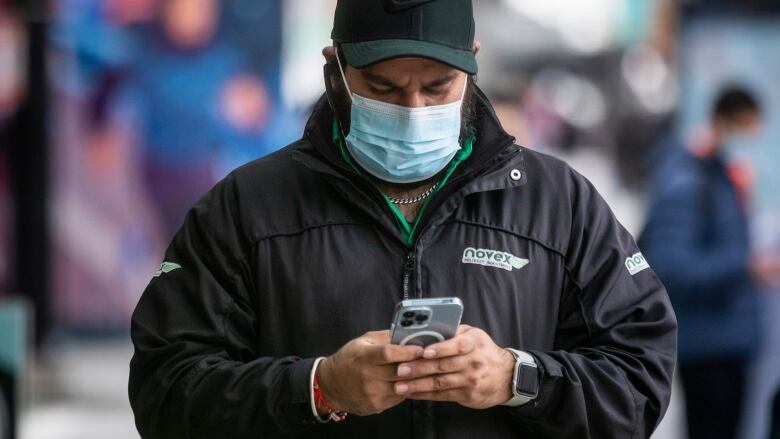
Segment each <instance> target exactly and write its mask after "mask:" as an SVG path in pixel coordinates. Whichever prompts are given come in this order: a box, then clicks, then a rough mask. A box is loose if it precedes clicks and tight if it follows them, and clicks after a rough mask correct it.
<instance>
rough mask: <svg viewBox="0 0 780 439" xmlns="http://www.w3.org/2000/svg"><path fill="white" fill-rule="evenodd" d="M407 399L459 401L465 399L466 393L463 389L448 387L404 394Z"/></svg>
mask: <svg viewBox="0 0 780 439" xmlns="http://www.w3.org/2000/svg"><path fill="white" fill-rule="evenodd" d="M406 398H407V399H414V400H417V401H453V402H460V401H465V400H466V393H465V392H464V390H463V389H449V390H443V391H441V392H422V393H412V394H411V395H407V396H406Z"/></svg>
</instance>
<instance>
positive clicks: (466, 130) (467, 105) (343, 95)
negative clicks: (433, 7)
mask: <svg viewBox="0 0 780 439" xmlns="http://www.w3.org/2000/svg"><path fill="white" fill-rule="evenodd" d="M333 64H336V62H335V61H333ZM331 71H333V70H332V69H331ZM466 80H467V81H468V85H467V86H466V93H465V94H464V95H463V104H462V106H461V110H460V111H461V126H460V142H461V143H463V142H464V141H465V139H466V138H467V137H468V136H469V135H476V131H475V130H474V124H475V122H476V120H477V113H478V101H477V95H476V88H477V84H476V82H477V79H476V76H473V75H470V76H468V78H467V79H466ZM325 82H326V85H327V84H330V87H327V88H328V90H327V93H328V99H329V100H330V102H331V107H332V109H333V111H334V113H335V115H336V118H338V120H339V123H340V124H341V129H342V131H343V135H344V136H345V137H346V136H347V135H348V134H349V129H350V114H351V108H352V104H351V100H350V98H349V96H348V94H347V91H346V88H345V87H344V83H343V82H342V79H341V75H340V74H339V73H338V67H336V68H335V73H332V74H330V75H329V76H328V77H326V78H325Z"/></svg>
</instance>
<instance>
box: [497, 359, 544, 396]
mask: <svg viewBox="0 0 780 439" xmlns="http://www.w3.org/2000/svg"><path fill="white" fill-rule="evenodd" d="M507 351H509V352H510V353H511V354H512V356H514V357H515V371H514V374H513V375H512V395H514V396H513V397H512V399H510V400H509V401H507V402H505V403H504V404H503V405H505V406H507V407H520V406H521V405H524V404H527V403H528V402H530V401H533V400H534V399H536V397H537V395H538V394H539V368H538V367H537V366H536V359H535V358H534V357H533V356H532V355H531V354H529V353H528V352H523V351H518V350H517V349H509V348H507Z"/></svg>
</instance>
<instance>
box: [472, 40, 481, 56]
mask: <svg viewBox="0 0 780 439" xmlns="http://www.w3.org/2000/svg"><path fill="white" fill-rule="evenodd" d="M481 48H482V42H480V41H474V46H473V47H472V48H471V50H473V51H474V55H476V54H477V53H479V49H481Z"/></svg>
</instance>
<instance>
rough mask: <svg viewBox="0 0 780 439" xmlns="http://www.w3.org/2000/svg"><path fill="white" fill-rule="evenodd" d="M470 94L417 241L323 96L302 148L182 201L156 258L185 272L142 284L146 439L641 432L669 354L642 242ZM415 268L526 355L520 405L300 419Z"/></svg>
mask: <svg viewBox="0 0 780 439" xmlns="http://www.w3.org/2000/svg"><path fill="white" fill-rule="evenodd" d="M478 99H479V102H480V109H479V114H480V117H479V119H478V121H477V122H476V124H475V127H474V128H475V133H476V142H475V144H474V149H473V153H472V154H471V155H470V156H469V158H468V159H467V160H466V161H465V162H463V163H462V165H461V166H460V167H459V168H458V169H457V170H456V171H455V173H454V174H453V175H452V178H451V179H450V180H449V181H448V182H447V184H446V185H445V186H444V187H443V188H442V189H441V190H440V191H439V192H438V193H437V194H436V196H435V198H434V199H433V200H432V201H431V203H430V205H429V206H428V207H427V209H426V210H425V212H424V213H423V217H422V220H421V223H420V227H419V233H418V234H417V236H416V239H415V240H414V243H413V244H412V245H408V244H407V242H406V240H405V239H404V238H403V236H402V234H401V232H400V228H399V226H398V223H397V219H396V217H395V216H394V215H393V213H392V212H391V210H390V209H389V207H388V206H387V203H386V202H385V200H384V199H383V198H382V196H381V195H380V194H379V193H378V192H377V191H376V189H375V188H374V187H373V186H371V185H370V184H368V182H367V181H366V180H365V179H363V178H362V177H361V176H360V175H358V174H356V173H355V171H354V170H353V169H351V168H350V167H349V166H348V165H347V164H346V163H345V162H344V160H343V158H342V157H341V156H340V154H339V151H338V149H337V148H336V146H334V144H333V141H332V137H331V126H332V120H333V115H332V112H331V111H330V109H329V107H328V105H327V103H326V102H325V100H324V99H323V100H321V101H320V103H319V104H318V106H317V108H316V110H315V111H314V113H313V115H312V117H311V120H310V121H309V123H308V125H307V128H306V131H305V134H304V136H303V138H302V140H300V141H299V142H297V143H295V144H293V145H290V146H288V147H286V148H284V149H282V150H280V151H278V152H276V153H274V154H272V155H270V156H267V157H265V158H262V159H260V160H257V161H255V162H253V163H250V164H248V165H246V166H243V167H241V168H239V169H237V170H236V171H234V172H233V173H232V174H231V175H229V176H228V177H227V178H226V179H225V180H224V181H222V182H220V183H219V184H218V185H217V186H216V187H215V188H214V189H213V190H211V191H210V192H209V193H208V194H207V195H206V196H205V197H204V198H203V199H202V200H201V201H200V202H198V203H197V204H196V205H195V207H194V208H193V209H192V210H191V212H189V214H188V215H187V218H186V220H185V223H184V225H183V227H182V228H181V230H180V231H179V232H178V234H177V235H176V237H175V238H174V240H173V243H172V244H171V246H170V248H169V249H168V251H167V253H166V256H165V260H166V261H169V262H173V263H176V264H178V265H180V266H181V268H178V269H173V270H170V271H169V272H168V273H161V274H160V275H159V276H158V277H155V278H153V279H152V281H151V282H150V284H149V286H148V288H147V289H146V291H145V292H144V294H143V296H142V298H141V300H140V302H139V304H138V306H137V308H136V310H135V313H134V315H133V319H132V339H133V343H134V345H135V354H134V356H133V359H132V362H131V367H130V384H129V391H130V401H131V404H132V407H133V410H134V413H135V419H136V424H137V427H138V430H139V431H140V433H141V435H142V437H143V438H146V439H161V438H178V439H183V438H188V439H190V438H231V439H240V438H258V437H262V438H266V437H267V438H277V437H278V438H351V437H354V438H365V437H371V438H373V439H380V438H392V439H399V438H455V439H457V438H495V439H499V438H516V437H526V438H599V439H604V438H646V437H649V435H650V434H651V432H652V430H653V429H654V427H655V426H656V424H657V423H658V421H659V419H660V417H661V416H662V414H663V413H664V411H665V409H666V407H667V404H668V400H669V396H670V386H671V380H672V370H673V368H674V363H675V349H676V322H675V317H674V315H673V312H672V309H671V306H670V304H669V301H668V298H667V295H666V291H665V290H664V287H663V286H662V284H661V283H660V282H659V280H658V278H657V277H656V275H655V274H654V272H653V271H652V269H650V268H647V269H644V270H642V271H640V272H638V273H635V274H634V275H632V274H631V273H630V272H629V270H628V269H627V266H626V262H627V260H628V259H629V258H632V257H634V256H635V255H636V253H638V252H639V250H638V248H637V246H636V244H635V242H634V240H633V238H632V237H631V236H630V235H629V233H628V232H626V230H624V228H623V227H622V226H621V225H620V224H619V223H618V222H617V221H616V220H615V218H614V216H613V215H612V213H611V211H610V209H609V208H608V206H607V205H606V203H605V202H604V201H603V200H602V198H601V197H600V196H599V194H598V193H597V192H596V190H595V189H594V188H593V187H592V186H591V185H590V183H589V182H588V181H587V180H586V179H585V178H583V177H582V176H580V175H578V174H577V173H576V172H574V171H572V170H571V169H570V168H569V167H568V166H566V165H565V164H564V163H562V162H560V161H558V160H555V159H553V158H550V157H547V156H545V155H543V154H539V153H536V152H532V151H529V150H527V149H524V148H521V147H519V146H517V145H515V144H514V139H512V138H511V137H510V136H508V135H507V134H506V133H505V132H504V131H503V130H502V129H501V127H500V125H499V123H498V121H497V119H496V117H495V114H494V113H493V111H492V109H491V107H490V106H489V104H488V102H487V100H486V98H485V97H484V95H482V94H481V92H479V93H478ZM513 171H514V172H513ZM518 176H519V177H520V179H517V177H518ZM513 177H514V178H513ZM469 249H472V250H481V251H482V253H480V256H481V257H482V259H480V261H482V262H484V261H486V260H487V259H486V258H489V257H488V256H487V253H488V252H501V253H502V254H511V255H513V256H515V257H517V258H520V259H527V260H528V263H527V265H525V266H523V267H522V268H514V267H511V270H510V269H508V268H510V267H506V265H504V266H495V265H496V264H493V265H490V264H489V263H488V262H485V265H483V264H482V263H474V261H473V258H470V257H471V256H472V253H468V255H466V253H467V250H469ZM474 253H476V252H474ZM491 254H492V255H493V256H492V257H495V254H494V253H491ZM464 256H469V258H465V259H464ZM410 260H411V261H412V267H411V268H412V270H411V273H412V276H411V283H410V287H409V290H407V291H406V293H408V294H409V295H410V297H443V296H458V297H460V298H461V300H462V301H463V303H464V305H465V311H464V315H463V323H465V324H469V325H472V326H475V327H479V328H482V329H484V330H485V331H486V332H487V333H488V334H490V335H491V336H492V337H493V339H494V340H495V342H496V343H497V344H498V345H499V346H505V347H514V348H517V349H522V350H525V351H528V352H530V353H531V354H532V355H534V356H535V357H536V359H537V362H538V363H539V366H540V370H541V387H540V393H539V397H538V398H537V399H536V400H535V401H533V402H532V403H529V404H527V405H525V406H523V407H519V408H507V407H494V408H491V409H487V410H471V409H468V408H465V407H462V406H460V405H458V404H455V403H438V402H437V403H433V402H417V401H415V402H413V401H406V402H404V403H402V404H400V405H398V406H396V407H394V408H392V409H390V410H387V411H385V412H384V413H381V414H379V415H375V416H367V417H359V416H349V417H348V418H347V420H346V421H345V422H342V423H330V424H326V425H321V424H318V423H317V422H316V421H315V419H314V417H313V415H312V413H311V408H310V402H309V401H310V399H309V398H310V393H309V392H310V389H309V375H310V371H311V367H312V364H313V362H314V360H315V358H317V357H319V356H327V355H329V354H332V353H334V352H335V351H336V350H338V349H339V348H340V347H341V346H343V345H344V344H345V343H346V342H348V341H349V340H351V339H354V338H355V337H358V336H360V335H362V334H363V333H365V332H366V331H372V330H381V329H386V328H388V327H389V324H390V319H391V317H392V312H393V309H394V306H395V304H396V303H397V302H398V301H399V300H401V298H402V296H403V294H404V291H403V288H402V278H403V277H404V275H405V272H404V267H405V266H406V265H407V262H408V261H410ZM468 261H471V262H468ZM498 265H500V264H498ZM516 265H522V264H516Z"/></svg>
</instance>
